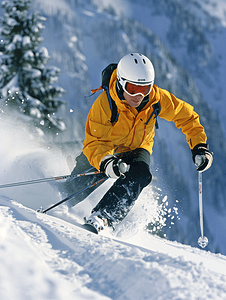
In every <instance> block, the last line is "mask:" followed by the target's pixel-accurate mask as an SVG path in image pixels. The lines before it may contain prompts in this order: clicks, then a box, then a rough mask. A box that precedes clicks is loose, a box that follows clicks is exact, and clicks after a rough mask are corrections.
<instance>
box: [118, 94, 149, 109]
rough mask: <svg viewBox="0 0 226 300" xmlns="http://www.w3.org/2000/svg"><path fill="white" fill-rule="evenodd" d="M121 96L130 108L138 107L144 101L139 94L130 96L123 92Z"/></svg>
mask: <svg viewBox="0 0 226 300" xmlns="http://www.w3.org/2000/svg"><path fill="white" fill-rule="evenodd" d="M123 96H124V98H125V100H126V101H127V103H128V104H129V105H130V106H131V107H138V106H139V105H140V104H141V102H142V101H143V99H144V96H143V95H141V94H139V95H135V96H131V95H129V94H128V93H126V92H123Z"/></svg>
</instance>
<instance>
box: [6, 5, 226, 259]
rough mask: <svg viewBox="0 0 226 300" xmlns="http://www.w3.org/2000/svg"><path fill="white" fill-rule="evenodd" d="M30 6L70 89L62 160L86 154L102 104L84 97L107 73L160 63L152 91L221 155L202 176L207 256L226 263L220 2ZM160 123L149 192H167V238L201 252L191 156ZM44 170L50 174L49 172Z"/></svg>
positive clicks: (58, 139) (174, 132) (172, 129)
mask: <svg viewBox="0 0 226 300" xmlns="http://www.w3.org/2000/svg"><path fill="white" fill-rule="evenodd" d="M219 5H221V6H220V8H221V9H222V10H221V9H219ZM34 7H35V8H36V9H38V10H39V11H40V12H41V14H43V15H44V16H46V18H47V21H46V23H45V26H46V29H45V31H44V32H43V36H44V45H45V46H46V47H47V48H48V50H49V53H50V55H51V57H52V60H51V61H50V62H49V64H53V65H56V66H58V67H59V68H60V69H61V70H62V75H61V76H60V78H59V84H60V86H62V87H64V89H66V90H67V94H66V95H65V100H67V103H68V105H67V107H66V108H65V110H62V114H64V116H66V122H67V127H68V130H67V133H66V134H65V135H63V136H62V135H58V136H56V138H55V139H56V142H58V144H57V145H58V147H59V149H57V150H56V151H59V150H60V149H62V151H64V152H65V155H66V152H67V151H68V149H66V143H65V142H68V143H69V144H70V145H72V146H71V147H70V149H69V152H70V154H72V155H73V157H74V156H75V155H76V154H77V153H78V152H79V151H80V150H81V147H82V141H83V138H84V125H85V120H86V116H87V113H88V111H89V108H90V106H91V105H92V103H93V101H94V100H95V99H96V95H95V96H93V97H87V96H88V95H89V94H90V88H96V87H99V86H100V84H101V82H100V79H101V71H102V70H103V68H104V67H105V66H106V65H107V64H109V63H111V62H117V61H119V59H120V58H121V57H122V56H123V55H125V54H127V53H128V52H131V51H135V52H142V53H144V54H145V55H147V56H148V57H150V59H151V60H152V61H153V63H154V66H155V69H156V84H157V85H159V86H160V87H162V88H166V89H168V90H169V91H171V92H172V93H174V94H175V95H176V96H177V97H179V98H182V99H184V100H185V101H188V102H189V103H191V104H192V105H194V107H195V110H196V111H197V112H198V113H199V114H200V119H201V123H202V124H203V125H204V126H205V129H206V132H207V135H208V143H209V144H210V150H211V151H213V152H214V154H215V155H214V163H213V166H212V168H211V169H210V170H208V171H207V172H205V173H204V176H203V198H204V221H205V223H204V226H205V232H206V234H207V235H208V236H209V240H210V246H209V247H210V248H209V250H211V251H214V252H221V253H222V254H226V243H225V241H224V240H223V239H222V232H224V231H225V230H226V222H225V215H226V189H225V174H226V155H225V153H226V139H225V133H224V132H225V129H224V128H225V109H223V108H224V94H225V91H224V89H225V85H224V81H225V69H226V68H225V61H226V60H225V51H224V49H225V47H224V42H225V38H224V37H225V22H224V18H225V17H224V14H223V11H224V7H225V6H224V2H222V1H215V0H211V1H208V2H205V3H204V2H203V1H198V0H196V1H190V2H188V1H178V0H170V1H168V0H162V1H156V0H148V1H135V0H133V1H132V0H131V1H126V0H123V1H114V2H112V1H110V0H109V1H108V0H98V1H97V0H93V1H88V0H87V1H85V0H65V1H63V0H58V1H51V0H48V1H44V0H37V1H35V2H34ZM211 7H215V8H217V9H215V10H213V9H211ZM181 17H183V18H181ZM161 121H162V122H161ZM159 124H160V129H159V130H158V131H157V133H156V138H155V146H154V153H153V156H152V164H151V171H152V173H153V176H154V178H156V181H155V182H153V183H152V186H153V187H154V188H155V189H161V194H162V195H161V199H164V197H165V196H166V195H167V198H168V200H167V201H168V202H169V206H170V207H174V206H175V205H176V207H177V208H178V213H179V215H180V220H178V219H176V220H175V224H174V226H172V227H171V226H170V224H171V218H167V226H166V227H165V234H166V235H167V237H168V238H169V239H170V240H177V241H180V242H182V243H185V244H189V245H193V246H196V242H197V240H196V237H195V238H194V235H193V232H199V220H198V184H197V172H196V170H195V166H194V165H193V162H192V159H191V152H190V149H189V148H188V145H187V143H186V140H185V138H184V136H183V134H182V133H181V132H180V131H179V130H177V129H176V128H175V126H174V124H171V123H168V122H164V121H163V120H160V121H159ZM48 142H49V141H48ZM75 144H76V145H78V146H77V147H76V146H75ZM48 146H49V147H52V145H48ZM62 159H63V158H62ZM48 168H50V169H49V173H48V174H51V166H50V164H48ZM67 172H68V171H67ZM51 175H52V174H51ZM51 175H50V176H51ZM56 175H58V174H56ZM4 179H5V180H6V179H7V178H4ZM40 193H41V191H40ZM27 195H29V193H28V192H27ZM53 195H55V193H54V191H53ZM27 197H28V198H29V196H27ZM53 197H54V196H53ZM161 199H160V200H159V201H161ZM170 227H171V228H170Z"/></svg>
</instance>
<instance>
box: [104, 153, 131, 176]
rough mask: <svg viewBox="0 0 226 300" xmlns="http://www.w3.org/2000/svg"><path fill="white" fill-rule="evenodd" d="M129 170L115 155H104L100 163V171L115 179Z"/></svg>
mask: <svg viewBox="0 0 226 300" xmlns="http://www.w3.org/2000/svg"><path fill="white" fill-rule="evenodd" d="M128 170H129V166H128V165H127V164H126V163H125V162H124V161H123V160H122V159H121V158H118V157H117V156H114V155H106V156H105V157H104V158H103V159H102V161H101V163H100V171H101V172H103V173H105V174H106V175H107V176H108V177H110V178H114V179H117V178H119V177H121V176H122V175H123V174H124V173H125V172H127V171H128Z"/></svg>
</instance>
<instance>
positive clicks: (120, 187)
mask: <svg viewBox="0 0 226 300" xmlns="http://www.w3.org/2000/svg"><path fill="white" fill-rule="evenodd" d="M115 155H117V156H119V157H120V158H121V159H122V160H123V161H124V162H125V163H127V164H128V165H130V168H129V171H128V172H126V173H125V177H123V176H122V177H120V178H118V179H117V180H116V181H115V182H114V184H113V185H112V187H111V188H110V189H109V190H108V191H107V192H106V194H105V195H104V196H103V197H102V199H101V200H100V201H99V203H98V204H97V205H96V206H95V207H94V208H93V210H92V212H94V211H99V212H100V213H101V214H102V215H104V216H106V217H107V218H108V219H109V221H113V222H116V223H117V222H119V221H122V220H123V219H124V218H125V217H126V215H127V214H128V213H129V211H130V210H131V208H132V207H133V205H134V203H135V201H136V200H137V198H138V196H139V195H140V193H141V191H142V190H143V188H144V187H146V186H147V185H148V184H149V183H150V182H151V179H152V175H151V173H150V153H149V152H148V151H147V150H145V149H142V148H138V149H135V150H133V151H129V152H124V153H115ZM76 162H77V163H76V167H75V169H74V170H73V171H72V175H73V174H78V173H80V172H84V171H85V170H88V169H89V168H91V167H92V166H90V164H89V162H88V160H87V159H86V157H85V156H84V154H83V153H81V154H80V156H78V157H77V158H76ZM87 163H88V164H87ZM82 169H83V170H82ZM91 176H92V175H91ZM91 176H83V177H79V178H75V179H74V184H76V186H78V185H79V186H81V185H83V187H84V185H85V182H86V184H89V185H90V184H91V183H92V182H94V181H95V180H98V179H99V180H100V179H101V178H103V177H104V175H103V174H98V175H97V176H98V177H95V176H96V175H95V176H92V177H91ZM94 177H95V178H94ZM97 178H98V179H97ZM78 180H79V181H80V182H78ZM91 181H92V182H91ZM73 186H74V185H73ZM96 187H98V186H94V187H93V188H91V189H88V191H85V192H84V193H83V194H82V195H79V197H80V198H83V199H84V198H85V197H87V196H88V195H89V194H90V193H91V192H93V190H94V189H95V188H96ZM76 198H77V197H76ZM80 201H81V200H80ZM80 201H79V202H80ZM76 202H77V201H76V199H75V203H74V204H76ZM71 204H72V205H73V202H72V203H71Z"/></svg>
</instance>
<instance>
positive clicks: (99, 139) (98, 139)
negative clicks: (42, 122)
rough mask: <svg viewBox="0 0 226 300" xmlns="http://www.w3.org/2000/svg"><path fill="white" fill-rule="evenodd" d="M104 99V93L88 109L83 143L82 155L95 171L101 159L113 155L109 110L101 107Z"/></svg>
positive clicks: (103, 106)
mask: <svg viewBox="0 0 226 300" xmlns="http://www.w3.org/2000/svg"><path fill="white" fill-rule="evenodd" d="M104 97H107V96H106V95H105V92H103V93H102V94H101V95H100V96H99V97H98V98H97V99H96V101H95V102H94V104H93V106H92V107H91V109H90V112H89V114H88V117H87V121H86V128H85V140H84V142H83V153H84V154H85V156H86V157H87V159H88V160H89V162H90V164H91V165H92V166H94V167H95V168H96V169H97V170H99V168H100V166H99V165H100V162H101V160H102V158H103V157H104V156H106V155H108V154H113V151H114V144H113V143H112V141H111V140H110V139H109V137H110V136H111V134H110V131H111V130H112V124H111V122H110V118H111V110H110V107H109V106H108V105H103V102H106V101H104V100H105V99H104ZM107 101H108V100H107Z"/></svg>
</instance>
